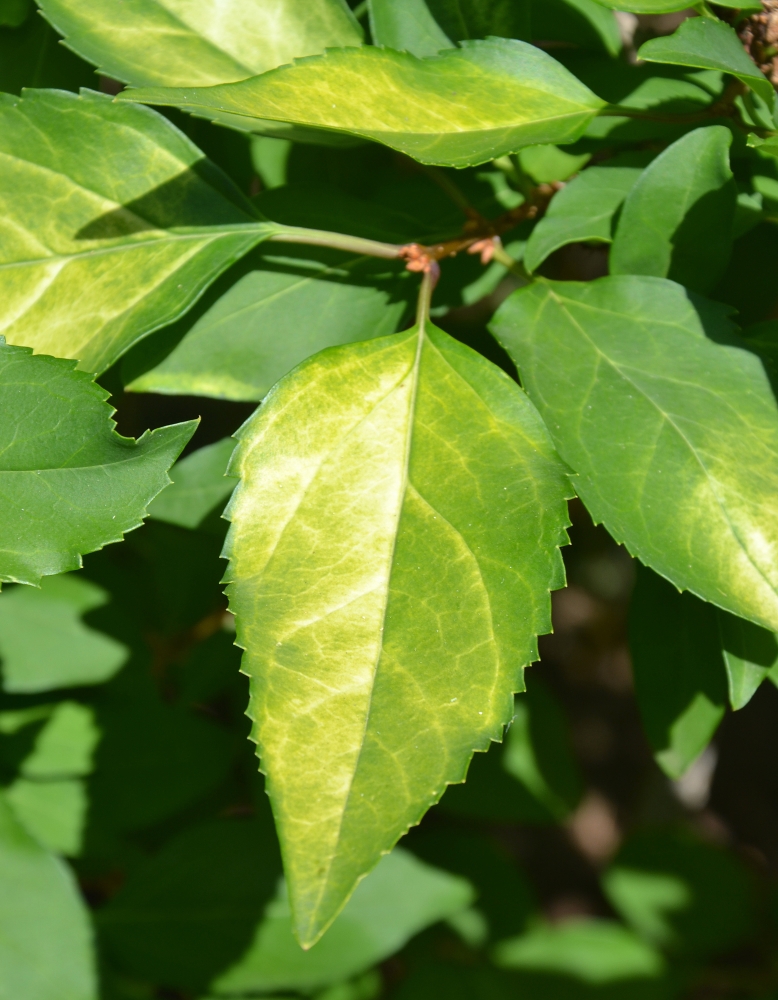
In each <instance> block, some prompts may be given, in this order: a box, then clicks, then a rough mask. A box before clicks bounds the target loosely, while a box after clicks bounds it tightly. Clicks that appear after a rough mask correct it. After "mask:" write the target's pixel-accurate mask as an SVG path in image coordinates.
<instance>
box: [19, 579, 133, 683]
mask: <svg viewBox="0 0 778 1000" xmlns="http://www.w3.org/2000/svg"><path fill="white" fill-rule="evenodd" d="M107 601H108V595H107V594H106V593H105V591H104V590H102V589H101V588H100V587H96V586H95V585H94V584H93V583H89V581H87V580H83V579H81V578H80V577H77V576H69V575H64V576H52V577H47V578H46V579H45V580H43V581H42V582H41V588H40V590H31V589H30V588H29V587H15V588H9V589H7V590H5V591H4V592H3V594H2V595H1V596H0V664H1V665H2V681H3V688H4V689H5V690H6V691H10V692H13V693H14V694H21V693H31V692H34V691H50V690H52V689H55V688H64V687H75V686H77V685H81V684H100V683H102V682H103V681H106V680H108V679H109V678H110V677H113V675H114V674H115V673H116V671H117V670H118V669H119V667H121V665H122V664H123V663H124V661H125V660H126V659H127V652H128V651H127V648H126V647H125V646H123V645H122V644H121V643H120V642H117V641H116V640H115V639H112V638H111V637H110V636H107V635H103V634H102V633H101V632H98V631H96V630H95V629H92V628H90V627H89V626H88V625H86V624H84V622H83V621H82V620H81V616H82V615H83V614H85V613H86V612H87V611H92V610H94V609H95V608H99V607H101V606H102V605H104V604H105V603H106V602H107Z"/></svg>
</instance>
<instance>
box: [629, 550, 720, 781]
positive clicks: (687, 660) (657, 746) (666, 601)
mask: <svg viewBox="0 0 778 1000" xmlns="http://www.w3.org/2000/svg"><path fill="white" fill-rule="evenodd" d="M630 651H631V654H632V670H633V674H634V677H635V695H636V697H637V703H638V707H639V709H640V714H641V717H642V719H643V726H644V728H645V731H646V735H647V736H648V740H649V743H650V744H651V747H652V748H653V750H654V756H655V757H656V761H657V763H658V764H659V766H660V767H661V768H662V770H663V771H665V773H666V774H668V775H669V776H670V777H671V778H680V777H681V775H682V774H683V773H684V772H685V771H686V770H687V768H688V767H689V766H690V765H691V764H692V763H693V762H694V761H695V760H696V759H697V757H698V756H699V755H700V754H701V753H702V751H703V750H704V749H705V747H706V746H707V745H708V743H710V741H711V738H712V736H713V734H714V733H715V732H716V729H717V728H718V725H719V723H720V722H721V720H722V718H723V717H724V712H725V710H726V706H727V680H726V674H725V671H724V660H723V657H722V653H721V644H720V641H719V633H718V628H717V623H716V609H715V608H714V607H713V606H712V605H711V604H706V603H705V602H704V601H701V600H699V598H697V597H695V596H694V595H693V594H688V593H686V594H679V593H678V591H677V590H676V589H675V587H674V586H673V585H672V584H671V583H668V582H667V580H663V579H662V577H661V576H657V574H656V573H652V572H651V570H650V569H645V568H644V567H640V568H639V571H638V577H637V584H636V586H635V592H634V594H633V595H632V602H631V604H630Z"/></svg>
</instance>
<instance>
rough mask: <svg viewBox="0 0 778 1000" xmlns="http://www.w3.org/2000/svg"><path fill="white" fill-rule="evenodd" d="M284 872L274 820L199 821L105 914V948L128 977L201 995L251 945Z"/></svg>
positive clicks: (145, 865)
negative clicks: (215, 977) (212, 980)
mask: <svg viewBox="0 0 778 1000" xmlns="http://www.w3.org/2000/svg"><path fill="white" fill-rule="evenodd" d="M266 808H267V807H266ZM268 812H269V810H268ZM280 868H281V863H280V858H279V857H278V845H277V843H276V842H275V837H274V836H273V825H272V820H271V819H270V816H269V815H268V817H267V820H266V821H265V820H264V817H263V818H262V819H218V820H208V821H206V822H201V823H196V824H195V825H193V826H190V827H188V828H187V829H186V830H184V831H183V832H182V833H180V834H179V835H178V836H175V837H173V838H172V839H170V840H169V841H168V842H167V843H166V844H165V845H164V847H163V848H162V849H161V850H160V851H158V852H157V853H156V854H155V855H153V856H152V857H150V858H148V859H146V860H144V861H143V862H142V863H141V864H139V865H137V866H136V867H135V868H134V869H133V870H132V872H131V874H130V875H129V877H128V879H127V881H126V882H125V884H124V885H123V886H122V888H121V889H120V890H119V892H118V893H116V895H115V896H114V897H113V898H112V899H111V901H110V902H109V903H108V905H107V906H105V907H103V908H102V909H101V910H100V914H99V918H98V921H99V922H98V928H99V931H100V941H101V944H102V946H103V948H104V949H105V951H106V953H107V954H108V955H109V956H110V958H111V960H112V961H113V963H114V964H116V965H117V966H118V967H119V968H120V969H123V970H124V971H126V972H127V973H129V974H130V975H132V976H134V977H137V978H139V979H146V980H150V981H151V982H154V983H157V984H160V985H161V986H165V987H167V988H168V989H175V990H183V991H186V992H187V993H190V992H191V993H192V994H194V993H196V994H197V995H198V996H199V995H200V992H201V991H203V990H205V988H206V987H207V986H208V983H209V982H210V981H211V979H212V978H213V977H214V976H216V975H218V974H219V973H220V972H222V971H223V970H224V969H225V968H228V967H229V966H230V965H232V964H233V963H234V962H236V961H237V960H239V959H240V956H241V955H242V954H243V952H245V951H246V949H247V948H249V947H250V945H251V940H252V935H253V933H254V929H255V927H256V925H257V924H258V923H259V922H260V921H261V919H262V913H263V911H264V909H265V905H266V904H267V902H268V901H269V900H270V899H271V898H272V896H273V893H274V891H275V888H276V884H277V882H278V876H279V874H280ZM290 937H291V935H290Z"/></svg>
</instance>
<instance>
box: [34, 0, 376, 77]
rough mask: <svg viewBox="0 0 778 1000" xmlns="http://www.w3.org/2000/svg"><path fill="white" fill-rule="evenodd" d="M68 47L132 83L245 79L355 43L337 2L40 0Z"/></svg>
mask: <svg viewBox="0 0 778 1000" xmlns="http://www.w3.org/2000/svg"><path fill="white" fill-rule="evenodd" d="M38 2H39V4H40V7H41V9H42V10H43V13H44V15H45V16H46V18H47V19H48V20H49V21H50V22H51V24H53V25H54V27H55V28H56V29H57V31H59V33H60V34H61V35H64V37H65V41H66V43H67V45H68V46H69V47H70V48H71V49H73V51H74V52H77V53H78V54H79V55H80V56H83V58H84V59H87V60H88V61H89V62H91V63H94V64H95V65H96V66H98V67H99V68H100V71H101V72H103V73H105V74H107V75H108V76H111V77H113V78H114V79H116V80H121V81H123V82H124V83H130V84H133V85H134V86H139V85H145V84H160V85H162V86H169V87H186V86H190V87H191V86H195V87H196V86H200V87H207V86H210V85H211V84H216V83H228V82H230V81H233V80H243V79H245V78H246V77H248V76H254V75H255V74H256V73H264V72H265V71H266V70H269V69H273V67H275V66H280V65H281V64H283V63H288V62H291V61H292V59H293V58H294V57H295V56H308V55H313V54H315V53H317V52H323V51H324V49H325V48H327V47H328V46H335V45H359V44H361V42H362V32H361V29H360V28H359V25H358V24H357V22H356V21H355V20H354V18H353V17H352V15H351V13H350V11H349V10H348V7H347V6H346V4H345V3H344V2H343V0H280V2H278V0H275V2H274V0H233V2H231V3H230V5H229V7H226V8H225V7H224V6H223V4H221V3H219V2H218V0H201V2H198V3H196V4H194V5H192V4H187V3H185V2H184V3H182V2H181V0H178V2H173V3H171V2H163V0H133V3H132V5H131V7H130V8H129V9H128V8H127V5H126V4H125V3H124V2H123V0H38Z"/></svg>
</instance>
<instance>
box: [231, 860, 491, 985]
mask: <svg viewBox="0 0 778 1000" xmlns="http://www.w3.org/2000/svg"><path fill="white" fill-rule="evenodd" d="M474 895H475V894H474V892H473V888H472V886H471V885H469V883H468V882H467V881H466V880H465V879H463V878H460V877H459V876H457V875H451V874H449V873H448V872H444V871H441V870H440V869H439V868H433V867H432V866H431V865H427V864H424V862H422V861H419V860H418V859H417V858H415V857H414V856H413V855H412V854H409V853H408V852H407V851H404V850H402V848H397V849H396V850H394V851H392V853H391V854H390V855H389V856H388V857H385V858H383V859H382V860H381V862H380V863H379V865H378V866H377V867H376V869H375V870H374V871H372V872H371V873H370V874H369V875H368V876H367V878H365V879H364V881H363V882H361V883H360V884H359V885H358V886H357V888H356V890H355V892H354V895H353V896H352V897H351V899H350V900H349V901H348V903H347V904H346V906H345V908H344V909H343V912H342V913H341V914H340V916H339V917H338V918H337V919H336V921H335V923H334V924H333V925H332V927H331V928H330V930H329V931H328V932H327V934H326V935H325V937H324V938H323V939H322V940H321V941H319V942H318V944H316V945H314V947H313V948H311V949H310V950H309V951H303V950H302V948H301V947H300V946H299V944H298V943H297V942H296V941H295V939H294V936H293V934H292V915H291V912H290V909H289V902H288V900H287V896H286V889H285V887H284V886H283V885H282V887H281V889H280V891H279V894H278V897H277V899H276V900H274V901H273V902H272V903H271V904H270V906H269V907H268V909H267V912H266V915H265V919H264V920H263V921H262V922H261V923H260V925H259V926H258V928H257V932H256V934H255V937H254V940H253V942H252V944H251V946H250V947H249V949H248V950H247V952H246V954H245V955H244V956H243V958H242V959H241V960H240V962H239V963H238V964H237V965H236V966H235V967H234V968H233V969H229V970H228V971H227V972H226V973H224V975H222V976H220V977H219V978H218V979H217V980H216V982H215V984H214V986H213V988H212V992H213V993H214V994H215V996H217V997H218V996H221V995H224V996H235V995H236V994H241V993H245V994H248V995H251V994H252V993H267V992H269V991H271V990H278V991H279V992H280V991H284V992H286V991H287V990H299V991H300V992H302V993H305V994H308V993H310V992H312V991H313V990H316V989H321V988H322V987H325V986H329V985H331V984H333V983H338V982H342V981H343V980H346V979H349V978H351V977H352V976H355V975H358V974H359V973H360V972H364V971H365V970H366V969H369V968H370V967H371V966H372V965H376V964H377V963H378V962H381V961H383V959H385V958H388V957H389V955H392V954H394V952H396V951H398V950H399V949H400V948H402V946H403V945H404V944H405V942H406V941H407V940H408V939H409V938H411V937H413V935H414V934H418V932H419V931H421V930H423V929H424V928H425V927H428V926H429V925H430V924H434V923H437V922H438V921H439V920H443V919H445V918H446V917H450V916H452V915H454V914H456V913H459V912H461V911H462V910H464V909H465V907H467V906H469V905H470V904H471V903H472V902H473V899H474Z"/></svg>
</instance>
